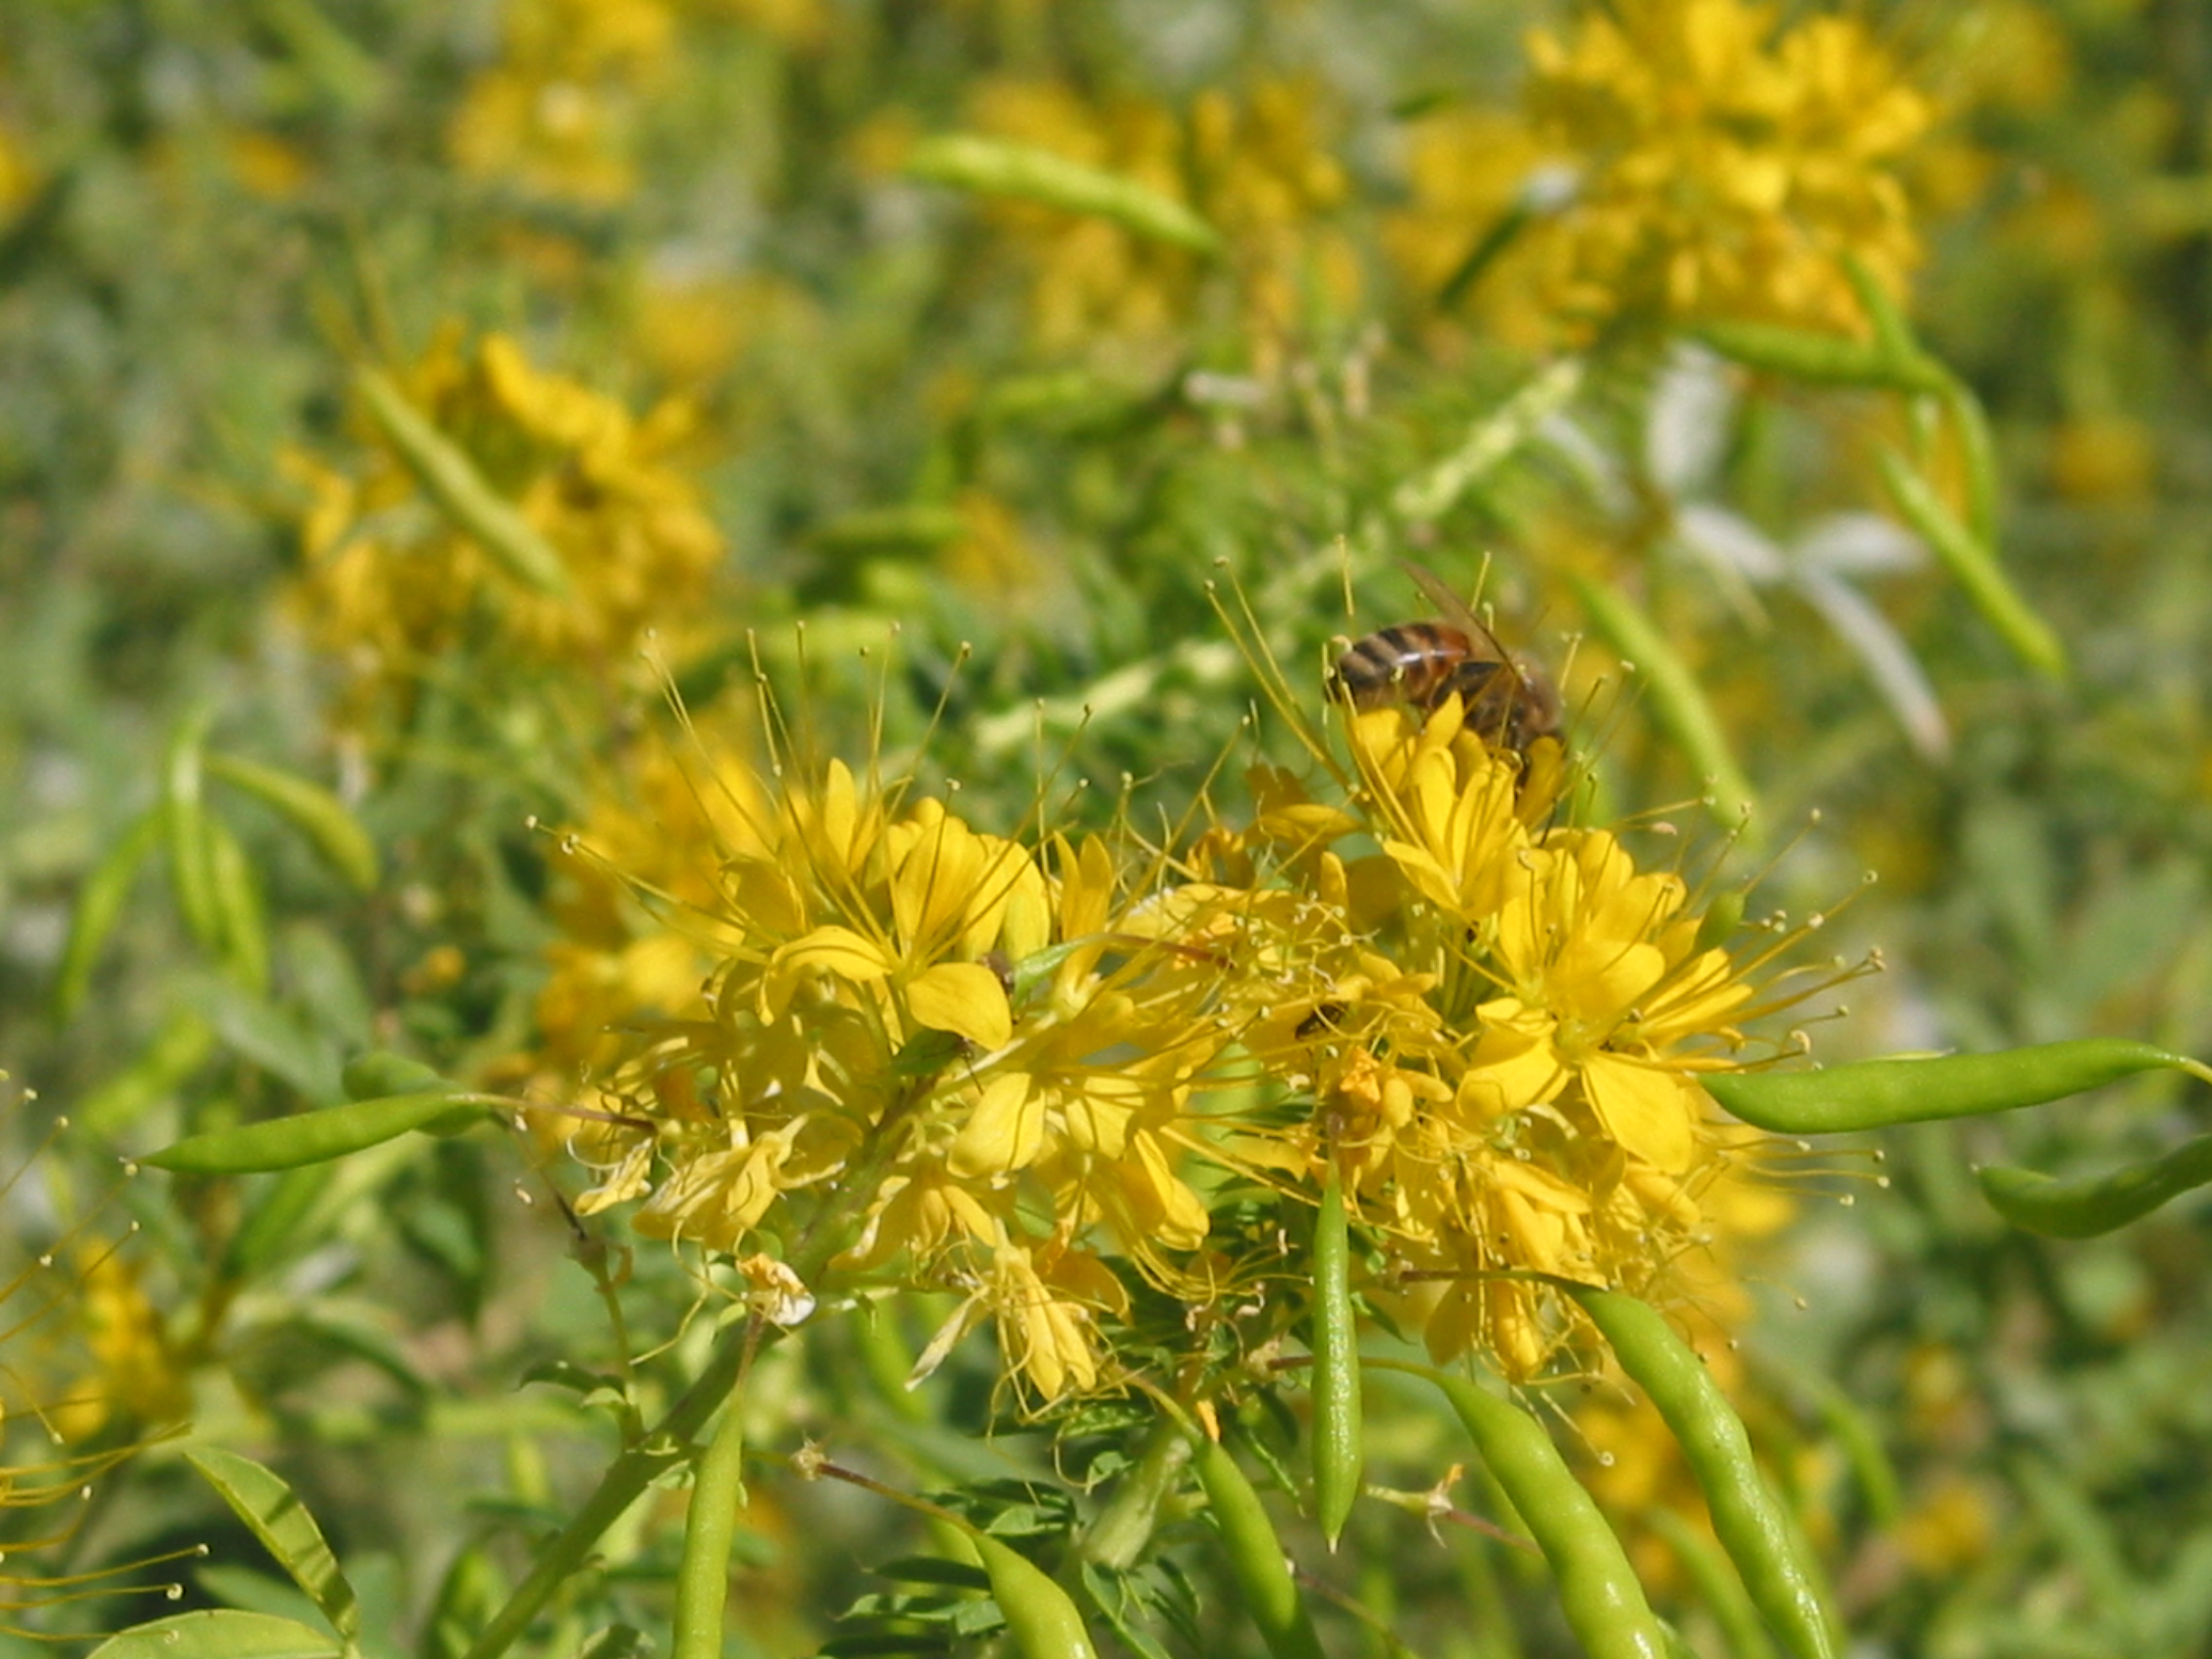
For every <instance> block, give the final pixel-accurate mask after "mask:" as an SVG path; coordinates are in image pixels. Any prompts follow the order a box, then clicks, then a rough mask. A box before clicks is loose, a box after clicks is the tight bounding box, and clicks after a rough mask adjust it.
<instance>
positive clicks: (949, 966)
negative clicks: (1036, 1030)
mask: <svg viewBox="0 0 2212 1659" xmlns="http://www.w3.org/2000/svg"><path fill="white" fill-rule="evenodd" d="M906 1007H907V1009H908V1010H909V1011H910V1012H911V1013H912V1014H913V1016H914V1017H915V1019H917V1020H919V1021H920V1022H921V1023H922V1024H924V1025H926V1026H928V1027H929V1028H930V1029H931V1030H932V1031H950V1032H952V1033H953V1034H954V1035H955V1036H959V1037H965V1038H967V1039H968V1040H969V1041H970V1042H971V1043H974V1044H975V1045H976V1046H977V1048H979V1049H996V1048H999V1047H1001V1046H1002V1045H1003V1044H1004V1043H1005V1042H1006V1040H1007V1039H1008V1038H1009V1037H1011V1036H1013V1035H1014V1010H1013V1009H1012V1008H1010V1007H1009V1006H1008V1004H1007V1000H1006V987H1005V986H1004V985H1002V984H1000V983H999V977H998V976H997V975H996V974H994V973H992V972H991V971H990V970H989V969H988V968H986V967H984V966H983V965H982V964H981V963H980V962H940V963H939V964H938V965H937V966H936V967H935V968H932V969H930V970H929V971H928V972H927V973H925V974H921V975H919V976H917V977H915V979H914V980H913V982H912V983H911V984H909V985H908V986H907V987H906Z"/></svg>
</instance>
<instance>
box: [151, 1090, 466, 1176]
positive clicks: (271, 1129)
mask: <svg viewBox="0 0 2212 1659" xmlns="http://www.w3.org/2000/svg"><path fill="white" fill-rule="evenodd" d="M493 1105H494V1102H493V1101H491V1100H489V1099H487V1098H486V1097H484V1096H482V1095H468V1094H456V1093H454V1092H452V1091H451V1090H447V1089H438V1090H435V1091H433V1092H430V1093H424V1094H394V1095H387V1096H386V1097H384V1098H382V1099H377V1100H356V1101H353V1102H351V1103H350V1104H348V1105H345V1106H325V1107H323V1108H322V1109H321V1110H320V1111H315V1112H300V1113H295V1114H294V1115H293V1116H291V1117H289V1118H271V1119H267V1120H265V1121H264V1122H262V1123H258V1124H243V1125H241V1126H240V1127H238V1128H233V1129H214V1130H210V1131H209V1132H208V1133H206V1134H203V1135H190V1136H187V1137H186V1138H185V1139H183V1140H180V1141H178V1142H177V1143H176V1144H175V1145H174V1146H169V1147H165V1148H163V1149H162V1150H161V1151H160V1152H157V1153H155V1154H153V1155H152V1156H151V1157H148V1158H145V1159H141V1160H140V1161H141V1162H144V1163H150V1164H152V1165H153V1166H154V1167H155V1168H157V1169H173V1170H175V1171H177V1172H178V1173H179V1174H186V1175H247V1174H252V1173H254V1172H255V1171H258V1170H263V1169H297V1168H299V1167H300V1166H302V1165H303V1164H309V1163H323V1162H327V1161H329V1160H331V1159H333V1158H343V1157H345V1156H346V1155H347V1154H348V1153H350V1152H359V1151H361V1150H362V1149H364V1148H366V1147H372V1146H378V1145H381V1144H382V1143H383V1142H385V1141H387V1140H396V1139H397V1138H398V1137H399V1136H401V1135H403V1134H406V1133H407V1132H408V1131H409V1130H410V1129H424V1130H428V1131H430V1132H432V1133H439V1132H450V1131H452V1130H454V1129H457V1128H462V1127H466V1126H467V1125H468V1124H472V1123H475V1122H477V1121H479V1120H481V1119H483V1118H486V1117H488V1116H490V1114H491V1109H492V1106H493Z"/></svg>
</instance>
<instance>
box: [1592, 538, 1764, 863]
mask: <svg viewBox="0 0 2212 1659" xmlns="http://www.w3.org/2000/svg"><path fill="white" fill-rule="evenodd" d="M1569 579H1570V580H1571V581H1572V582H1573V584H1574V592H1575V597H1576V598H1578V599H1580V600H1581V602H1582V608H1583V610H1584V611H1585V612H1586V613H1587V614H1588V615H1589V618H1590V625H1591V626H1592V627H1593V628H1595V629H1596V630H1597V632H1598V637H1599V638H1600V639H1602V640H1604V642H1605V644H1606V645H1610V646H1611V647H1612V648H1613V650H1614V652H1615V653H1616V654H1617V655H1619V657H1620V658H1621V660H1622V661H1624V662H1630V663H1634V664H1635V665H1636V667H1637V669H1638V671H1639V672H1640V673H1641V675H1642V677H1643V687H1644V695H1645V697H1646V699H1647V701H1648V704H1649V706H1650V709H1651V714H1652V718H1653V719H1656V720H1657V721H1658V722H1659V725H1660V729H1661V730H1663V731H1665V732H1666V734H1667V736H1668V737H1669V738H1670V739H1671V740H1672V741H1673V742H1674V744H1675V747H1676V748H1677V749H1679V750H1680V751H1681V752H1682V755H1683V757H1684V758H1685V759H1687V760H1688V761H1689V763H1690V764H1691V766H1693V767H1695V768H1696V769H1697V771H1698V772H1699V773H1700V774H1702V775H1703V777H1704V778H1705V780H1706V788H1707V791H1708V796H1707V808H1708V810H1709V811H1710V812H1712V814H1713V816H1714V818H1715V819H1716V820H1718V821H1719V822H1720V823H1721V824H1722V825H1724V826H1726V827H1728V828H1730V829H1733V828H1734V827H1735V826H1736V825H1737V824H1738V823H1739V822H1741V820H1742V818H1743V815H1744V812H1745V810H1746V809H1747V808H1748V807H1749V806H1750V805H1751V783H1750V781H1749V780H1748V779H1747V778H1746V777H1745V776H1744V772H1743V768H1742V767H1740V766H1738V765H1737V764H1736V756H1735V752H1734V751H1733V750H1732V749H1730V747H1729V745H1728V738H1727V734H1726V733H1725V732H1724V731H1723V730H1722V729H1721V725H1720V719H1719V717H1718V716H1716V715H1715V714H1714V712H1713V705H1712V704H1711V703H1710V702H1708V701H1707V700H1706V695H1705V689H1704V687H1703V686H1701V685H1699V684H1698V682H1697V676H1696V674H1695V673H1694V672H1693V671H1692V670H1691V668H1690V665H1689V664H1688V663H1687V662H1685V661H1683V660H1682V658H1681V655H1680V654H1679V653H1678V652H1677V651H1676V649H1675V647H1674V646H1673V645H1670V644H1669V643H1668V641H1667V637H1666V635H1665V634H1664V633H1662V632H1661V631H1660V629H1659V627H1658V625H1657V624H1656V623H1654V622H1653V621H1652V620H1651V618H1650V617H1649V616H1647V615H1645V614H1644V612H1643V611H1642V610H1641V608H1639V607H1638V606H1637V605H1636V604H1635V603H1634V602H1633V601H1631V600H1630V599H1629V598H1628V597H1627V596H1626V595H1625V594H1622V593H1620V592H1618V591H1617V590H1615V589H1613V588H1611V587H1608V586H1606V585H1605V584H1604V582H1600V581H1595V580H1591V579H1589V578H1586V577H1581V576H1572V577H1570V578H1569Z"/></svg>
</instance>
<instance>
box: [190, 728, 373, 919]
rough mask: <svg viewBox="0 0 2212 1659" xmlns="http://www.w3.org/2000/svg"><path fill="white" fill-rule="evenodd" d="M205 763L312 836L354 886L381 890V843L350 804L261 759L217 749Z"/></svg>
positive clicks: (327, 861)
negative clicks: (251, 758) (379, 865)
mask: <svg viewBox="0 0 2212 1659" xmlns="http://www.w3.org/2000/svg"><path fill="white" fill-rule="evenodd" d="M204 764H205V765H206V768H207V772H208V775H209V776H210V777H216V778H220V779H222V780H223V782H225V783H226V784H232V785H235V786H236V787H238V788H239V789H241V790H243V791H245V792H246V793H248V794H250V795H253V796H255V797H256V798H258V799H260V800H261V801H263V802H265V803H266V804H267V805H269V806H271V807H273V808H275V809H276V812H277V813H278V814H280V815H281V816H282V817H283V818H285V819H286V820H288V821H289V822H290V824H291V826H292V828H293V829H295V830H299V831H300V833H301V834H303V835H305V836H306V837H307V838H308V841H309V844H310V845H312V846H313V848H314V850H315V851H316V852H317V853H318V854H320V855H321V857H322V860H323V862H324V863H325V864H327V865H329V866H330V867H331V868H332V869H333V870H335V871H336V872H337V873H338V874H339V875H340V876H341V877H343V878H344V879H345V880H346V881H348V882H349V883H350V884H351V885H352V886H354V887H356V888H358V889H359V890H360V891H361V892H363V893H366V892H368V891H370V890H371V889H372V888H374V887H375V886H376V884H377V848H376V843H375V842H374V841H372V840H370V839H369V834H368V831H367V830H363V829H362V828H361V826H360V822H359V821H358V820H357V819H355V818H354V816H353V815H352V813H350V812H349V811H348V810H347V809H346V803H345V802H344V801H342V800H340V799H339V798H338V797H337V796H336V795H334V794H332V793H330V792H329V791H328V790H326V789H324V788H323V787H322V786H321V785H319V784H311V783H310V782H308V780H307V779H305V778H300V777H295V776H293V775H292V774H291V773H290V772H280V771H278V770H277V769H276V767H274V766H264V765H262V764H261V763H260V762H259V761H258V760H247V759H244V758H242V757H240V756H236V755H220V754H217V753H215V752H213V751H212V750H210V751H209V752H208V753H207V755H206V756H204Z"/></svg>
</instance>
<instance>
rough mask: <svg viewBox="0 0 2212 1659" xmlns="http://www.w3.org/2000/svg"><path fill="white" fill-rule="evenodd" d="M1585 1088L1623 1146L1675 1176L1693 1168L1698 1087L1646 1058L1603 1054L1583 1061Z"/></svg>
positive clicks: (1700, 1094)
mask: <svg viewBox="0 0 2212 1659" xmlns="http://www.w3.org/2000/svg"><path fill="white" fill-rule="evenodd" d="M1582 1087H1583V1089H1584V1091H1585V1092H1586V1093H1588V1095H1589V1096H1590V1108H1591V1110H1592V1111H1594V1112H1596V1113H1597V1114H1598V1122H1599V1123H1600V1124H1603V1125H1604V1130H1605V1133H1607V1134H1608V1135H1610V1136H1612V1138H1613V1139H1614V1140H1616V1141H1618V1142H1619V1143H1620V1144H1621V1145H1622V1146H1623V1147H1625V1148H1627V1149H1628V1150H1629V1151H1630V1152H1633V1153H1635V1154H1636V1155H1637V1157H1639V1158H1641V1159H1642V1160H1643V1161H1645V1162H1647V1163H1651V1164H1655V1165H1657V1166H1658V1167H1659V1168H1661V1169H1664V1170H1666V1171H1667V1172H1668V1173H1670V1174H1677V1175H1678V1174H1680V1173H1681V1172H1682V1171H1683V1170H1685V1169H1687V1168H1688V1167H1689V1166H1690V1159H1691V1157H1692V1155H1693V1154H1694V1153H1695V1151H1696V1136H1695V1132H1694V1131H1695V1125H1696V1123H1697V1119H1698V1116H1699V1106H1698V1102H1699V1101H1700V1100H1702V1099H1703V1098H1704V1092H1703V1090H1701V1089H1699V1088H1697V1087H1696V1086H1695V1085H1694V1084H1692V1083H1690V1082H1689V1081H1688V1080H1687V1079H1685V1078H1683V1077H1681V1076H1679V1075H1677V1073H1674V1072H1671V1071H1665V1070H1662V1069H1661V1068H1660V1067H1658V1066H1653V1065H1646V1064H1645V1063H1643V1062H1642V1061H1641V1060H1632V1059H1629V1058H1627V1057H1626V1056H1624V1055H1620V1054H1604V1053H1601V1054H1593V1055H1591V1056H1590V1058H1589V1059H1588V1060H1586V1061H1585V1062H1584V1063H1583V1066H1582Z"/></svg>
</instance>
